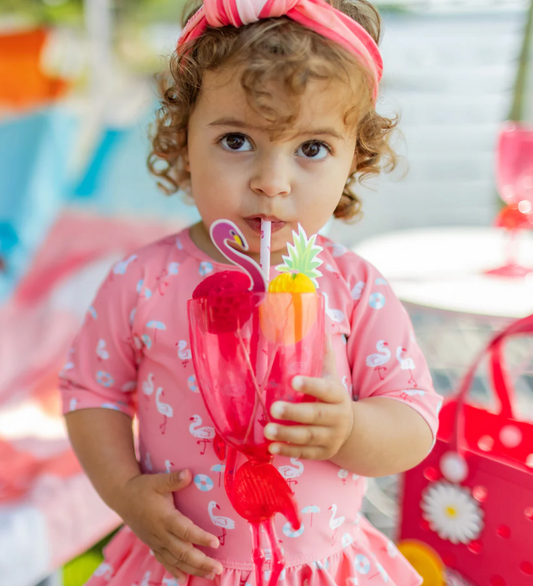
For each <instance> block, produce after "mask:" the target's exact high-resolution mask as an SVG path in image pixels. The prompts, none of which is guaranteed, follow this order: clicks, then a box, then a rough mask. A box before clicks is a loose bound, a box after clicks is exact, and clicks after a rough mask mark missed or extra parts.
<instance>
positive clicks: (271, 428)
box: [265, 423, 278, 439]
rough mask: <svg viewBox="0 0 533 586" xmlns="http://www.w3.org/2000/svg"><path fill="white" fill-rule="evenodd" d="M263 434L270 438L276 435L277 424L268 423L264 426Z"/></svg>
mask: <svg viewBox="0 0 533 586" xmlns="http://www.w3.org/2000/svg"><path fill="white" fill-rule="evenodd" d="M265 435H266V436H267V437H268V438H270V439H272V438H273V437H276V436H277V435H278V426H277V425H274V424H273V423H269V424H268V425H267V426H266V427H265Z"/></svg>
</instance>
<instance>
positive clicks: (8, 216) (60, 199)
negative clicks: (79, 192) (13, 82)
mask: <svg viewBox="0 0 533 586" xmlns="http://www.w3.org/2000/svg"><path fill="white" fill-rule="evenodd" d="M0 69H1V68H0ZM75 130H76V120H75V119H74V117H73V116H72V115H70V114H69V113H67V112H66V111H64V110H61V109H59V108H49V109H44V110H40V111H36V112H32V113H31V114H27V115H24V116H18V117H16V118H10V119H6V120H2V121H0V302H2V300H3V299H4V298H5V297H6V296H7V295H8V294H9V292H10V291H11V289H12V287H13V286H14V285H15V283H16V282H17V281H18V280H19V279H20V277H21V276H22V275H23V274H24V271H25V269H26V267H27V266H28V263H29V261H30V260H31V259H32V257H33V255H34V254H35V252H36V250H37V248H38V247H39V245H40V244H41V242H42V240H43V238H44V236H45V235H46V233H47V230H48V228H49V227H50V225H51V224H52V222H53V221H54V220H55V219H56V217H57V215H58V213H59V211H60V210H61V208H62V207H63V203H64V201H65V197H66V193H67V189H66V181H67V167H68V161H69V153H70V152H71V151H72V145H73V143H74V139H75Z"/></svg>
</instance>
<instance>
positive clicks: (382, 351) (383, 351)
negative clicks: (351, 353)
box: [366, 340, 391, 380]
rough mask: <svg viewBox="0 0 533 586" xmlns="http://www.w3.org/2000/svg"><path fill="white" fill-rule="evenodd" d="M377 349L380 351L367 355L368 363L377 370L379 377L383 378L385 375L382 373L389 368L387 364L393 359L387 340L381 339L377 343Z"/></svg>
mask: <svg viewBox="0 0 533 586" xmlns="http://www.w3.org/2000/svg"><path fill="white" fill-rule="evenodd" d="M376 350H377V351H378V353H377V354H369V355H368V356H367V357H366V365H367V366H368V367H369V368H373V369H374V370H375V371H377V373H378V374H379V378H380V379H381V380H383V379H384V378H385V376H384V375H383V374H382V373H383V372H384V371H386V370H387V367H386V366H385V364H387V362H388V361H389V360H390V359H391V351H390V350H389V348H388V344H387V342H385V340H379V342H378V343H377V344H376Z"/></svg>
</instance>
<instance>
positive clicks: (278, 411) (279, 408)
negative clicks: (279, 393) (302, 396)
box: [270, 403, 284, 419]
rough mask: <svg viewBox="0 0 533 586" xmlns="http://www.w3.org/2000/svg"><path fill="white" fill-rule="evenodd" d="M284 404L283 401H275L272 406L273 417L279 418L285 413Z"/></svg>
mask: <svg viewBox="0 0 533 586" xmlns="http://www.w3.org/2000/svg"><path fill="white" fill-rule="evenodd" d="M283 411H284V409H283V405H282V404H281V403H274V405H272V407H271V408H270V413H271V415H272V417H277V418H278V419H279V418H280V417H281V416H282V415H283Z"/></svg>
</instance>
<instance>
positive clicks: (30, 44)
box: [0, 28, 68, 109]
mask: <svg viewBox="0 0 533 586" xmlns="http://www.w3.org/2000/svg"><path fill="white" fill-rule="evenodd" d="M48 34H49V31H47V30H46V29H43V28H38V29H32V30H25V31H20V32H15V33H4V34H0V107H6V106H7V107H9V108H16V109H23V108H28V107H30V106H35V105H39V104H43V103H46V102H50V101H53V100H56V99H57V98H59V97H61V96H62V95H63V94H64V93H65V91H66V90H67V88H68V84H67V82H66V81H65V80H63V79H60V78H53V77H49V76H48V75H46V73H45V72H43V71H42V68H41V53H42V50H43V47H44V44H45V42H46V39H47V37H48Z"/></svg>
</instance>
